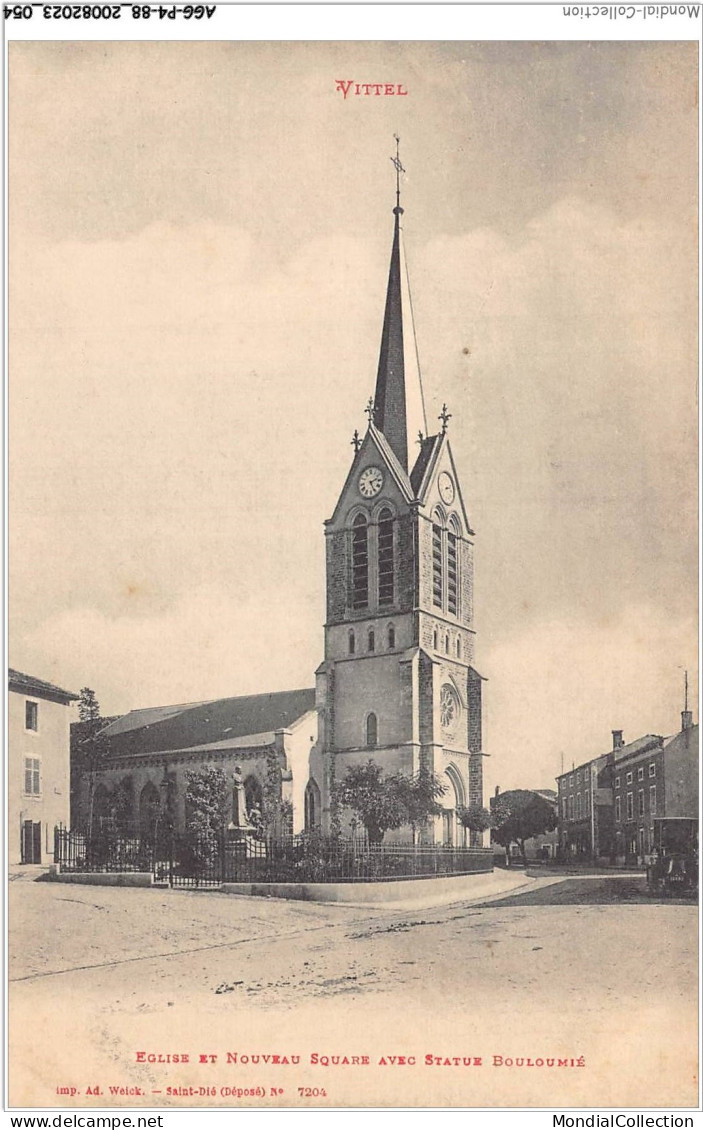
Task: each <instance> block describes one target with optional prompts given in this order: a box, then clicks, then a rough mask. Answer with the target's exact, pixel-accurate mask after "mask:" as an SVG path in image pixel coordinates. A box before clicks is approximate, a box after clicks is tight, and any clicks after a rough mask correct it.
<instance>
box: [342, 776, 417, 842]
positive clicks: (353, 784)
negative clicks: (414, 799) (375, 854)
mask: <svg viewBox="0 0 703 1130" xmlns="http://www.w3.org/2000/svg"><path fill="white" fill-rule="evenodd" d="M336 794H337V800H338V801H339V803H340V804H342V805H346V807H347V808H351V809H352V811H353V812H354V813H356V815H357V816H358V817H359V819H360V820H361V823H362V824H363V825H364V827H365V828H366V832H367V835H368V837H369V843H370V844H380V843H381V842H382V840H383V837H384V835H385V834H386V832H387V831H389V830H390V829H393V828H400V826H401V824H406V823H407V822H408V813H407V809H406V808H405V805H404V803H403V801H402V799H401V797H400V795H399V792H398V788H397V786H396V785H395V784H394V781H393V780H390V781H389V780H388V779H384V776H383V770H382V769H381V767H380V766H379V765H377V764H376V762H375V761H368V762H367V763H366V765H354V766H352V767H351V768H350V769H347V772H346V774H345V776H344V780H343V781H342V782H341V783H340V784H339V785H338V786H337V788H336Z"/></svg>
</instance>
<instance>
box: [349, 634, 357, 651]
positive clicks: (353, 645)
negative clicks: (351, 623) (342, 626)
mask: <svg viewBox="0 0 703 1130" xmlns="http://www.w3.org/2000/svg"><path fill="white" fill-rule="evenodd" d="M355 651H356V636H355V635H354V629H353V628H352V629H351V630H350V632H349V654H350V655H353V654H354V652H355Z"/></svg>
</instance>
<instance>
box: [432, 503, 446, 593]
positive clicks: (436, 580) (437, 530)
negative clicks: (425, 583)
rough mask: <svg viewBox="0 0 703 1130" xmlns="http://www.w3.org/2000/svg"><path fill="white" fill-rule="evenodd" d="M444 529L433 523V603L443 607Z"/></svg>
mask: <svg viewBox="0 0 703 1130" xmlns="http://www.w3.org/2000/svg"><path fill="white" fill-rule="evenodd" d="M443 593H444V589H443V585H442V527H441V526H438V525H437V523H436V522H433V523H432V603H433V604H434V605H436V607H437V608H441V607H442V601H443Z"/></svg>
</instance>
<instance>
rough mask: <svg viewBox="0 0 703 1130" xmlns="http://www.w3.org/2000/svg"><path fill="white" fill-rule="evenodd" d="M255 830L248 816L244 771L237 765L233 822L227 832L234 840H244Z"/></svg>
mask: <svg viewBox="0 0 703 1130" xmlns="http://www.w3.org/2000/svg"><path fill="white" fill-rule="evenodd" d="M253 830H254V829H253V826H252V825H251V824H250V822H249V817H248V816H247V798H246V793H245V791H244V781H243V779H242V770H241V768H240V766H239V765H236V766H235V768H234V773H233V775H232V820H231V821H230V823H229V825H228V827H227V831H228V832H229V833H230V835H231V836H233V838H234V839H243V838H244V837H245V836H246V835H248V834H250V833H251V832H253Z"/></svg>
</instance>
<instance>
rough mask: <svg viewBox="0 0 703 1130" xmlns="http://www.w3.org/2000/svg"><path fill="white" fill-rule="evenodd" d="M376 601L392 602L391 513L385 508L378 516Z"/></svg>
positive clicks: (382, 603) (383, 603) (380, 603)
mask: <svg viewBox="0 0 703 1130" xmlns="http://www.w3.org/2000/svg"><path fill="white" fill-rule="evenodd" d="M378 603H379V605H380V606H383V605H387V604H392V603H393V515H392V514H391V512H390V510H387V509H384V510H382V511H381V513H380V514H379V516H378Z"/></svg>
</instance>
